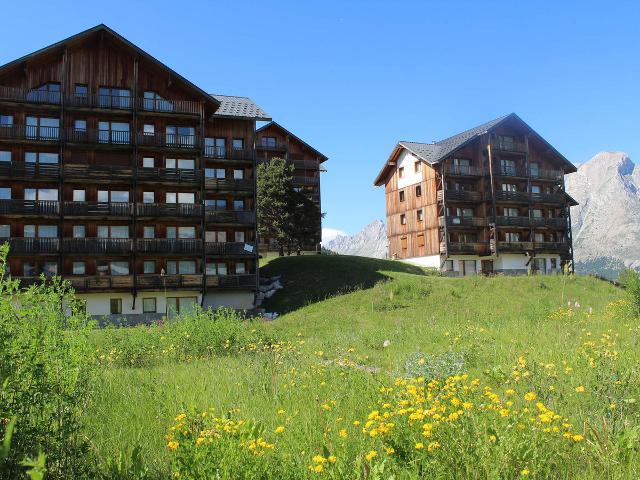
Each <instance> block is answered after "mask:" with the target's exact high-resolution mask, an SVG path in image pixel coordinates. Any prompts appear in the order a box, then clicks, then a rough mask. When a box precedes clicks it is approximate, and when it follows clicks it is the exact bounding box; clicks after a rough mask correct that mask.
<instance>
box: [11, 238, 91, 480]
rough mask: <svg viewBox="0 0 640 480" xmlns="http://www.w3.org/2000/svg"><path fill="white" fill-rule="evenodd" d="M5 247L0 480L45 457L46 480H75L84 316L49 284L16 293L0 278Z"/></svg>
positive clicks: (87, 368)
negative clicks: (5, 438)
mask: <svg viewBox="0 0 640 480" xmlns="http://www.w3.org/2000/svg"><path fill="white" fill-rule="evenodd" d="M7 253H8V247H7V246H6V245H5V246H3V247H2V248H1V249H0V276H1V277H2V278H1V279H0V297H1V298H0V358H2V363H0V384H1V385H2V388H1V389H0V436H2V434H3V433H4V434H6V428H7V426H8V422H9V420H10V419H12V418H15V419H16V424H15V429H14V431H13V436H12V439H11V446H10V450H9V452H8V455H7V457H6V459H5V460H4V462H2V463H1V464H0V472H1V473H2V474H3V475H4V477H3V478H18V477H19V476H20V475H21V474H24V472H25V467H24V466H21V462H23V461H24V460H25V459H27V458H38V457H41V458H43V459H44V457H43V456H41V455H40V454H41V453H43V452H44V453H46V463H47V473H48V477H47V478H78V477H82V476H83V473H86V470H85V469H84V466H83V463H84V458H85V453H86V449H87V443H86V441H85V440H84V439H83V437H82V436H81V434H80V414H81V412H82V410H83V409H84V407H85V406H86V404H87V402H88V399H89V389H90V380H91V373H92V362H91V359H92V358H93V355H92V354H91V351H90V347H89V344H88V342H87V341H86V333H87V328H88V323H87V316H86V314H85V313H84V311H83V310H82V308H81V307H80V305H79V304H78V303H77V302H76V300H75V299H74V297H73V294H72V293H71V292H70V290H69V289H68V288H67V287H66V286H65V285H64V284H63V283H62V282H61V281H60V279H54V280H53V281H52V282H47V284H46V285H34V286H32V287H31V288H29V289H28V290H20V289H19V288H18V284H17V282H16V281H12V280H10V279H8V278H6V277H5V275H4V274H5V259H6V255H7Z"/></svg>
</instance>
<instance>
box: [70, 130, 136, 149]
mask: <svg viewBox="0 0 640 480" xmlns="http://www.w3.org/2000/svg"><path fill="white" fill-rule="evenodd" d="M65 135H66V136H65V139H66V141H67V142H68V143H70V144H81V145H92V146H98V147H100V146H105V147H118V148H124V149H128V148H131V145H132V142H133V137H132V135H133V134H132V133H131V132H130V131H128V130H127V131H119V130H97V129H91V128H89V129H86V130H78V129H76V128H73V127H71V128H67V130H66V133H65Z"/></svg>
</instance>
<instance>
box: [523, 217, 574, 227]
mask: <svg viewBox="0 0 640 480" xmlns="http://www.w3.org/2000/svg"><path fill="white" fill-rule="evenodd" d="M531 221H532V222H533V225H534V226H535V227H547V228H558V229H566V228H567V219H566V218H564V217H557V218H541V217H533V218H532V219H531Z"/></svg>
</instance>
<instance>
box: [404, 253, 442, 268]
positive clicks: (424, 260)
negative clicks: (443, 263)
mask: <svg viewBox="0 0 640 480" xmlns="http://www.w3.org/2000/svg"><path fill="white" fill-rule="evenodd" d="M402 261H403V262H405V263H410V264H412V265H418V266H420V267H428V268H440V255H428V256H425V257H413V258H404V259H402Z"/></svg>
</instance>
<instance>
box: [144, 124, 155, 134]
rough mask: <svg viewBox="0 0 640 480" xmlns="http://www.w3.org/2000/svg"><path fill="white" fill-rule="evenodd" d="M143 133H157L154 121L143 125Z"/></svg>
mask: <svg viewBox="0 0 640 480" xmlns="http://www.w3.org/2000/svg"><path fill="white" fill-rule="evenodd" d="M142 134H143V135H148V136H151V137H153V136H154V135H155V134H156V126H155V125H154V124H153V123H145V124H144V126H143V127H142Z"/></svg>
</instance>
